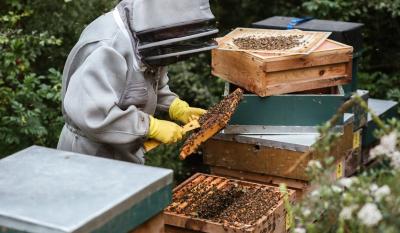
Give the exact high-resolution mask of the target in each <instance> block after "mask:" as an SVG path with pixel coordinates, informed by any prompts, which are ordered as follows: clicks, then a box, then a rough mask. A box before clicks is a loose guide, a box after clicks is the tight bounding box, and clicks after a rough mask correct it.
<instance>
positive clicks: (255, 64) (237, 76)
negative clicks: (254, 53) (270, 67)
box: [211, 49, 264, 92]
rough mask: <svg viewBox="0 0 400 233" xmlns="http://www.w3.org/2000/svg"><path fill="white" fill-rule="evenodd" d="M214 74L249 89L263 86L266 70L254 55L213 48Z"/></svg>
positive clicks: (252, 89)
mask: <svg viewBox="0 0 400 233" xmlns="http://www.w3.org/2000/svg"><path fill="white" fill-rule="evenodd" d="M211 54H212V74H213V75H215V76H217V77H219V78H221V79H224V80H226V81H228V82H231V83H233V84H236V85H238V86H240V87H243V88H245V89H247V90H248V91H252V92H255V91H256V90H258V89H259V88H262V85H263V83H262V79H263V78H264V72H263V70H262V66H263V65H262V63H261V62H260V61H259V60H258V59H257V58H254V57H251V56H250V55H248V54H246V53H243V52H233V51H222V50H218V49H217V50H213V51H212V52H211Z"/></svg>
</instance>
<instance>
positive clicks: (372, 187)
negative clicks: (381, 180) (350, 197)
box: [369, 183, 379, 192]
mask: <svg viewBox="0 0 400 233" xmlns="http://www.w3.org/2000/svg"><path fill="white" fill-rule="evenodd" d="M378 188H379V187H378V185H376V184H375V183H372V184H371V186H369V190H371V192H375V191H376V190H378Z"/></svg>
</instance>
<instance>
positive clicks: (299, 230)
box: [294, 227, 306, 233]
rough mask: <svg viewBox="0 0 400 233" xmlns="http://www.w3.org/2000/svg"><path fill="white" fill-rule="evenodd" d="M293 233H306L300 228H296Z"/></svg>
mask: <svg viewBox="0 0 400 233" xmlns="http://www.w3.org/2000/svg"><path fill="white" fill-rule="evenodd" d="M294 233H306V229H304V228H302V227H296V228H295V229H294Z"/></svg>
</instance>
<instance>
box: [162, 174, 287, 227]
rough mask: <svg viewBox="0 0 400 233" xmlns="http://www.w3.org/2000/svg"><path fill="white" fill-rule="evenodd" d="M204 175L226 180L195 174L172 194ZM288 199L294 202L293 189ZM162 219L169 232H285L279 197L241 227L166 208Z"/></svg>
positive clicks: (265, 186)
mask: <svg viewBox="0 0 400 233" xmlns="http://www.w3.org/2000/svg"><path fill="white" fill-rule="evenodd" d="M202 176H203V177H205V178H203V179H202V180H203V181H206V180H208V179H209V178H212V181H211V182H214V181H216V180H219V181H223V182H222V183H224V181H226V180H227V178H225V177H220V176H214V175H205V174H200V173H198V174H195V175H194V176H192V177H191V178H189V179H188V180H186V181H185V185H181V186H180V187H179V188H176V189H174V196H175V195H176V194H177V193H179V192H181V191H185V190H187V188H191V187H187V186H188V185H190V184H191V183H192V182H197V181H196V180H198V179H199V177H202ZM230 181H232V182H235V183H238V184H239V185H241V184H243V185H255V186H259V187H260V188H261V187H264V188H268V189H272V190H274V192H280V191H279V188H277V187H271V186H267V185H262V184H259V183H254V182H248V181H241V180H231V179H230ZM288 194H289V201H290V202H291V203H294V201H295V191H294V190H290V189H289V190H288ZM173 204H174V203H172V204H171V205H173ZM164 221H165V224H166V232H169V233H179V232H188V233H194V232H210V233H226V232H236V233H245V232H248V233H250V232H254V233H261V232H262V233H281V232H286V224H285V223H286V210H285V207H284V202H283V199H281V200H280V201H279V202H278V203H277V204H276V205H275V206H274V207H272V208H271V209H270V210H269V211H268V214H267V215H266V216H262V217H260V219H259V220H258V221H257V222H256V223H255V224H254V225H251V226H250V225H248V226H246V227H243V228H239V227H235V226H231V225H226V224H221V223H216V222H212V221H209V220H205V219H199V218H194V217H190V216H186V215H183V214H176V213H172V212H169V211H168V208H166V210H165V211H164Z"/></svg>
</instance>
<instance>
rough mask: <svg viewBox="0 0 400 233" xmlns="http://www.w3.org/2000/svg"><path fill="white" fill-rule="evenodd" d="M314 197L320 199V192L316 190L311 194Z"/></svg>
mask: <svg viewBox="0 0 400 233" xmlns="http://www.w3.org/2000/svg"><path fill="white" fill-rule="evenodd" d="M310 195H311V196H312V197H319V190H314V191H312V192H311V194H310Z"/></svg>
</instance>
